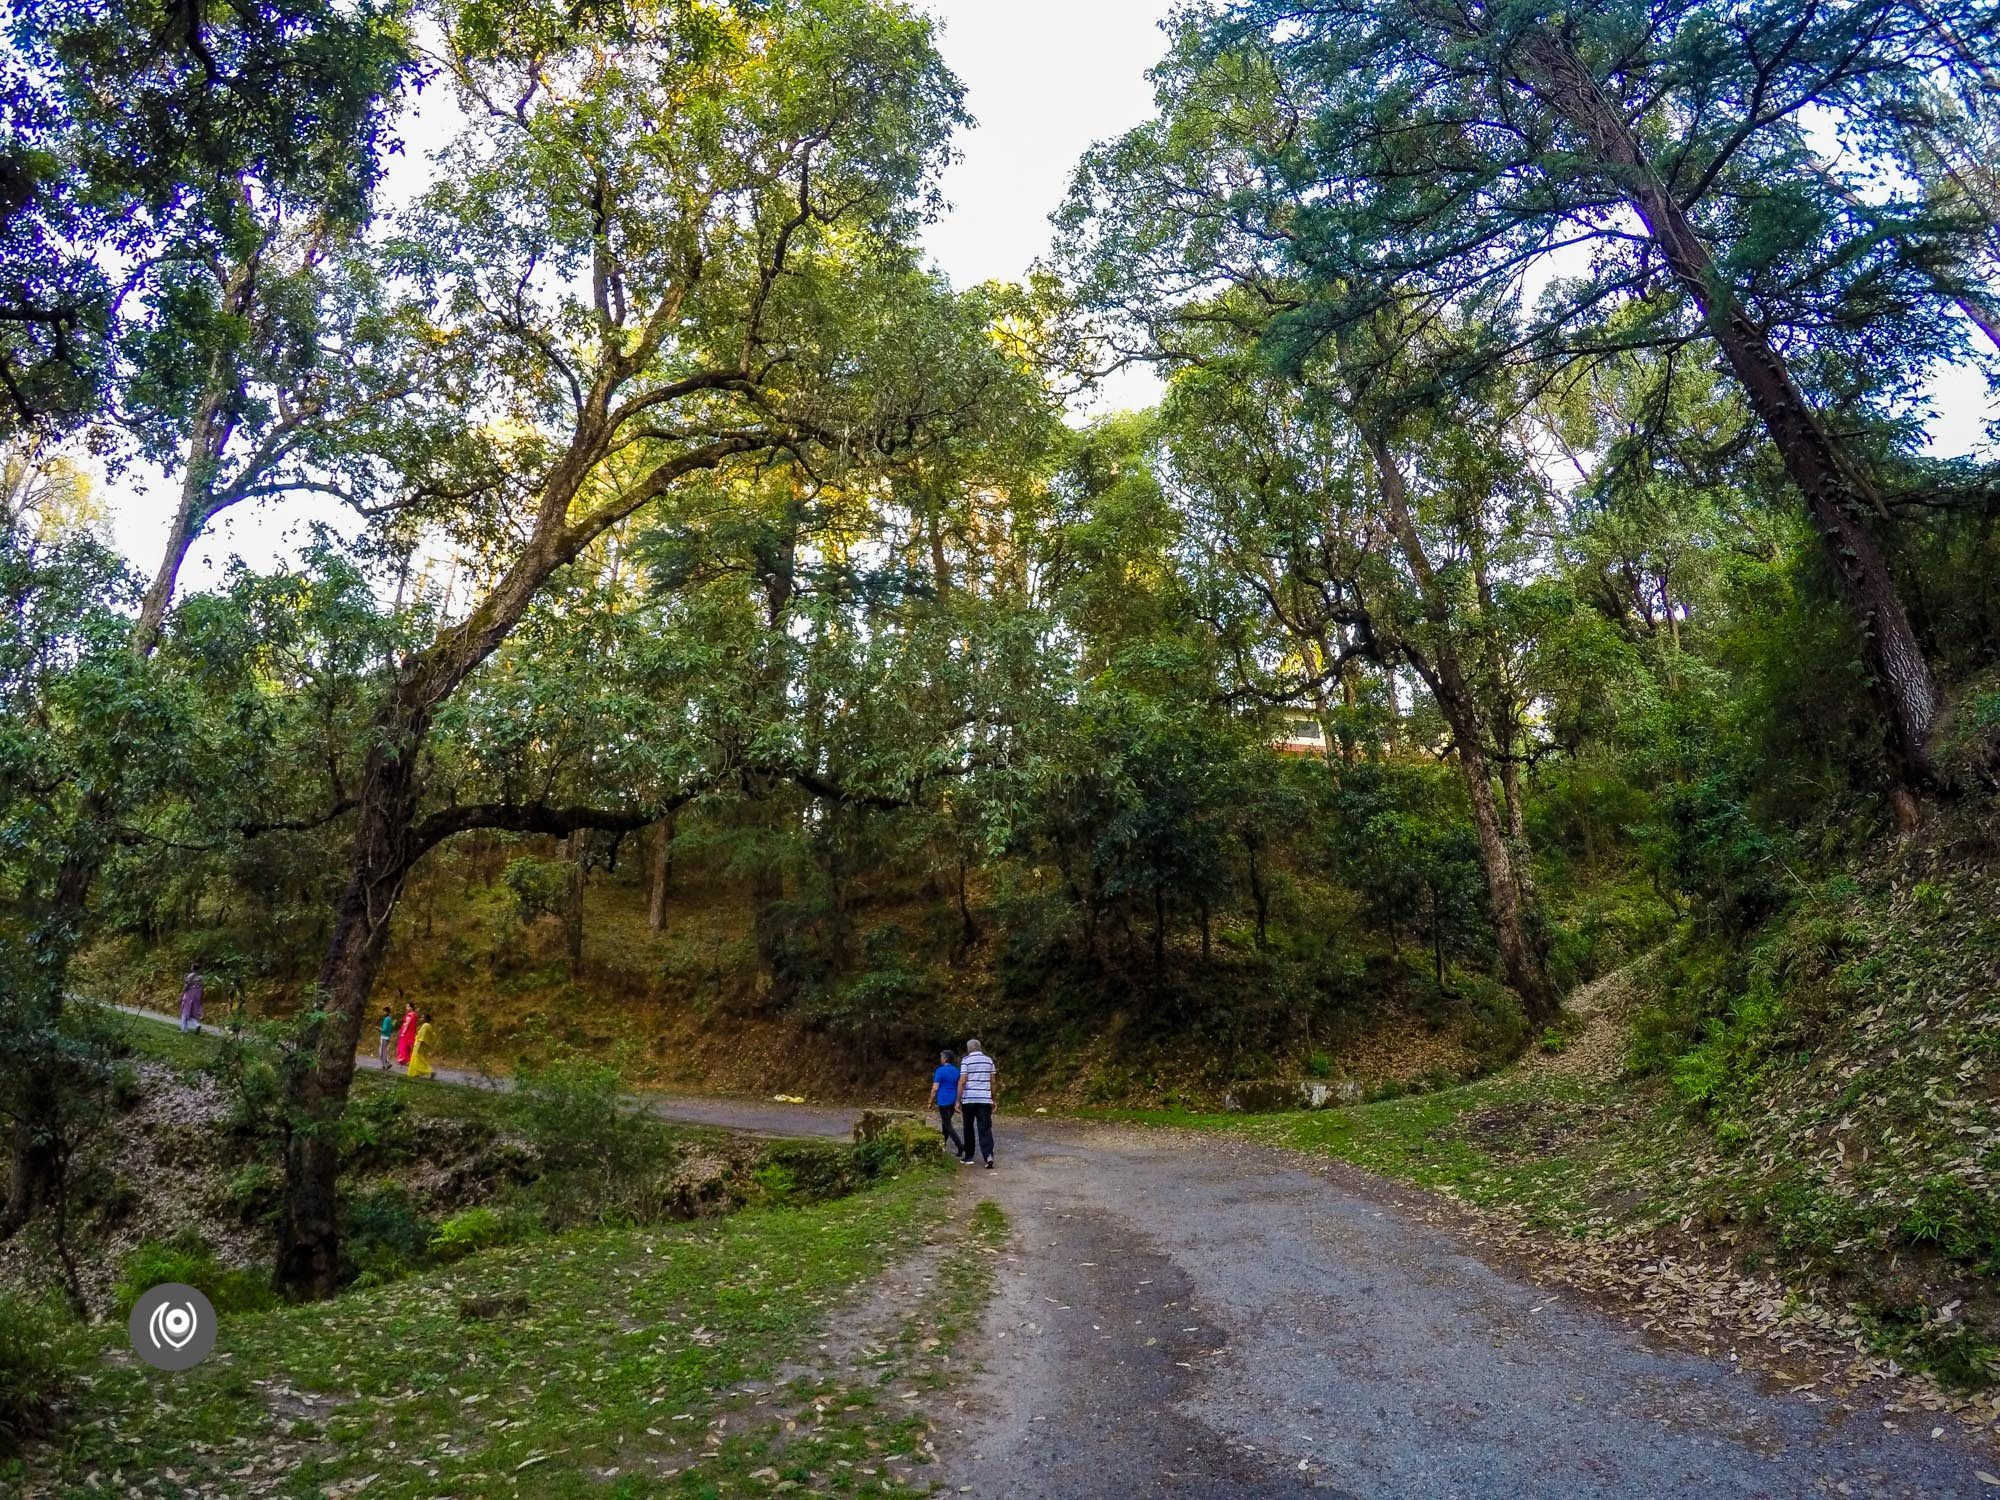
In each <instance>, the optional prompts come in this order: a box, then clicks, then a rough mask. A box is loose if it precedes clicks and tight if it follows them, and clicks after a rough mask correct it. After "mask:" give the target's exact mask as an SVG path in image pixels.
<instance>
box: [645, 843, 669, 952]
mask: <svg viewBox="0 0 2000 1500" xmlns="http://www.w3.org/2000/svg"><path fill="white" fill-rule="evenodd" d="M674 818H675V814H673V813H668V814H667V816H666V818H665V819H664V820H663V821H662V822H661V824H660V829H659V842H658V843H657V844H656V845H655V846H654V849H653V894H652V899H651V900H650V901H649V902H648V903H647V905H646V926H647V928H648V929H650V930H651V931H653V932H665V931H666V930H667V892H668V890H669V889H671V887H672V886H673V883H674Z"/></svg>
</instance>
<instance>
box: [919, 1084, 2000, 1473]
mask: <svg viewBox="0 0 2000 1500" xmlns="http://www.w3.org/2000/svg"><path fill="white" fill-rule="evenodd" d="M1000 1125H1001V1134H1000V1144H1001V1150H1002V1157H1001V1162H1000V1167H999V1169H997V1170H995V1171H993V1172H987V1171H985V1170H983V1169H980V1168H973V1169H969V1170H966V1171H964V1172H962V1173H961V1177H962V1179H963V1181H962V1182H961V1185H960V1199H961V1202H962V1204H963V1206H964V1207H965V1208H966V1210H967V1211H969V1210H970V1208H971V1206H972V1204H974V1203H975V1202H977V1201H978V1199H979V1198H980V1197H981V1196H986V1197H990V1198H992V1199H993V1200H994V1201H996V1202H997V1203H998V1204H999V1205H1000V1206H1001V1208H1002V1209H1003V1210H1004V1211H1005V1212H1006V1214H1007V1216H1008V1219H1009V1221H1010V1223H1011V1224H1012V1227H1013V1242H1012V1244H1011V1246H1010V1248H1009V1250H1008V1252H1007V1253H1006V1254H1005V1256H1004V1257H1003V1259H1002V1262H1001V1273H1000V1282H999V1287H998V1290H997V1293H996V1296H995V1298H994V1300H993V1303H992V1304H991V1306H990V1308H989V1310H988V1316H987V1319H986V1323H985V1327H984V1330H983V1337H982V1338H981V1341H980V1343H979V1345H978V1348H977V1349H976V1350H970V1351H967V1358H966V1359H964V1360H963V1363H966V1364H969V1363H970V1360H971V1357H973V1356H976V1358H977V1359H978V1361H979V1362H980V1363H981V1364H983V1366H984V1369H983V1371H982V1372H980V1373H978V1374H977V1375H969V1376H968V1377H967V1379H966V1380H965V1382H964V1384H963V1386H962V1387H961V1388H960V1389H959V1390H958V1391H957V1392H956V1393H955V1394H954V1397H953V1401H952V1404H951V1405H949V1406H947V1407H946V1408H945V1409H944V1410H942V1411H941V1413H940V1421H939V1428H940V1430H939V1431H938V1433H937V1435H936V1439H935V1441H936V1443H937V1447H938V1449H939V1451H940V1453H941V1454H942V1455H943V1459H944V1463H943V1473H942V1476H941V1477H942V1480H943V1484H942V1487H941V1490H940V1493H943V1494H953V1493H970V1494H972V1495H975V1496H989V1495H990V1496H1003V1495H1005V1496H1019V1497H1031V1496H1046V1497H1049V1500H1089V1497H1098V1496H1103V1497H1112V1496H1117V1497H1120V1500H1126V1497H1131V1500H1144V1497H1148V1496H1186V1497H1204V1500H1205V1497H1211V1496H1213V1497H1267V1496H1270V1497H1275V1496H1289V1495H1348V1496H1354V1497H1366V1500H1396V1497H1411V1500H1416V1497H1423V1500H1443V1497H1454V1496H1462V1497H1486V1496H1491V1497H1496V1500H1497V1497H1540V1496H1547V1497H1552V1500H1553V1497H1563V1500H1582V1497H1595V1496H1604V1497H1611V1496H1617V1497H1620V1500H1650V1497H1655V1496H1689V1497H1695V1496H1701V1497H1718V1500H1722V1497H1732V1500H1733V1497H1745V1500H1748V1497H1774V1500H1775V1497H1788V1496H1819V1495H1828V1496H1836V1495H1855V1496H1956V1495H1966V1496H1971V1495H1992V1494H1995V1493H1996V1489H1995V1488H1993V1487H1992V1485H1991V1484H1990V1483H1989V1481H1987V1480H1985V1479H1983V1478H1982V1477H1981V1474H1980V1470H1981V1469H1982V1468H1984V1469H1986V1470H1989V1471H1991V1470H1992V1469H1993V1468H1994V1467H1995V1462H1994V1460H1993V1459H1992V1458H1991V1457H1982V1456H1980V1455H1979V1454H1978V1453H1977V1452H1976V1451H1975V1450H1974V1449H1972V1448H1971V1447H1969V1446H1964V1445H1962V1441H1963V1440H1961V1439H1960V1438H1959V1436H1958V1435H1957V1433H1956V1432H1955V1431H1948V1432H1947V1433H1946V1435H1945V1436H1944V1437H1942V1438H1939V1439H1933V1438H1932V1437H1931V1436H1930V1429H1929V1427H1928V1426H1925V1427H1922V1428H1918V1429H1912V1428H1911V1427H1909V1426H1907V1425H1903V1426H1898V1427H1894V1428H1892V1427H1890V1426H1889V1425H1888V1424H1887V1423H1886V1422H1885V1421H1884V1419H1883V1418H1882V1416H1881V1414H1880V1413H1876V1412H1855V1413H1851V1414H1843V1413H1840V1412H1839V1411H1838V1410H1837V1409H1835V1408H1832V1407H1828V1406H1820V1407H1815V1406H1813V1405H1811V1404H1809V1403H1807V1402H1806V1401H1804V1400H1803V1399H1801V1398H1798V1397H1794V1396H1790V1395H1787V1394H1784V1393H1781V1392H1779V1393H1774V1392H1771V1391H1767V1390H1764V1389H1761V1388H1760V1387H1759V1386H1758V1385H1757V1384H1756V1383H1755V1382H1753V1380H1752V1379H1751V1378H1750V1377H1748V1376H1747V1375H1745V1374H1742V1373H1739V1372H1737V1371H1735V1370H1734V1369H1733V1367H1732V1366H1731V1365H1729V1364H1727V1363H1716V1362H1713V1361H1710V1360H1706V1359H1702V1358H1699V1357H1697V1356H1693V1355H1687V1354H1681V1353H1677V1352H1671V1351H1662V1350H1658V1349H1654V1348H1649V1347H1648V1346H1647V1345H1646V1344H1644V1343H1643V1342H1641V1340H1640V1339H1639V1338H1638V1337H1637V1336H1636V1335H1635V1334H1633V1333H1632V1332H1630V1331H1629V1330H1628V1329H1626V1328H1624V1327H1623V1326H1621V1325H1619V1324H1618V1323H1616V1322H1614V1321H1613V1320H1611V1319H1609V1318H1607V1317H1605V1316H1604V1315H1602V1314H1600V1313H1598V1312H1596V1311H1595V1310H1593V1309H1591V1308H1589V1307H1587V1306H1585V1305H1582V1304H1580V1303H1578V1302H1576V1301H1575V1300H1574V1299H1573V1298H1567V1297H1565V1296H1563V1295H1561V1294H1559V1293H1557V1292H1555V1291H1552V1290H1550V1289H1548V1288H1545V1287H1540V1286H1537V1285H1535V1284H1534V1283H1533V1282H1531V1281H1529V1280H1526V1279H1525V1278H1522V1277H1519V1276H1516V1275H1513V1274H1510V1273H1508V1272H1506V1271H1503V1270H1496V1269H1495V1268H1494V1267H1493V1266H1491V1265H1489V1264H1487V1263H1486V1262H1484V1261H1482V1260H1480V1259H1478V1258H1476V1257H1475V1255H1474V1254H1473V1253H1472V1251H1471V1250H1470V1249H1469V1248H1468V1246H1467V1245H1465V1244H1464V1243H1461V1242H1460V1241H1459V1240H1458V1239H1456V1238H1455V1237H1454V1236H1453V1235H1452V1234H1451V1233H1450V1232H1448V1231H1446V1230H1443V1229H1440V1228H1437V1227H1435V1226H1432V1225H1429V1224H1426V1223H1423V1222H1421V1220H1420V1219H1419V1218H1418V1217H1417V1216H1416V1215H1414V1214H1412V1213H1410V1212H1409V1211H1408V1210H1407V1209H1405V1208H1400V1207H1399V1206H1398V1203H1399V1200H1400V1199H1401V1198H1402V1197H1403V1195H1402V1194H1401V1191H1400V1190H1397V1189H1391V1188H1388V1187H1387V1186H1386V1185H1383V1184H1380V1183H1378V1182H1376V1181H1375V1180H1374V1179H1372V1178H1369V1177H1367V1176H1366V1175H1365V1174H1361V1173H1357V1172H1353V1171H1351V1170H1349V1169H1345V1168H1341V1167H1337V1166H1331V1165H1329V1166H1324V1167H1322V1166H1319V1165H1317V1164H1314V1163H1310V1162H1305V1161H1302V1160H1301V1159H1299V1158H1296V1157H1290V1156H1285V1155H1281V1154H1279V1153H1274V1152H1268V1151H1264V1150H1262V1149H1260V1148H1257V1147H1253V1146H1249V1145H1247V1144H1245V1143H1241V1142H1235V1141H1230V1140H1227V1139H1215V1138H1210V1137H1193V1136H1186V1135H1181V1134H1178V1133H1171V1132H1151V1131H1129V1130H1111V1129H1092V1128H1090V1127H1084V1126H1072V1125H1056V1124H1049V1123H1039V1124H1030V1125H1026V1126H1019V1125H1016V1124H1015V1123H1014V1122H1011V1121H1007V1120H1004V1119H1003V1120H1002V1121H1001V1122H1000ZM1904 1420H1905V1421H1907V1420H1909V1419H1904Z"/></svg>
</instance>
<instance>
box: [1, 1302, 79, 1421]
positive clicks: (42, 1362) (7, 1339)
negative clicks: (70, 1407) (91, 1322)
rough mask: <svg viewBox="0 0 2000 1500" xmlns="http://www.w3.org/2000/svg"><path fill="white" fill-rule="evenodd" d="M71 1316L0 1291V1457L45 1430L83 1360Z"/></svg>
mask: <svg viewBox="0 0 2000 1500" xmlns="http://www.w3.org/2000/svg"><path fill="white" fill-rule="evenodd" d="M78 1356H79V1350H78V1345H77V1338H76V1329H75V1325H74V1321H73V1319H72V1318H71V1317H70V1316H69V1315H68V1314H67V1312H66V1311H65V1310H64V1309H63V1308H62V1307H60V1306H59V1305H58V1304H56V1303H54V1302H52V1301H46V1300H41V1299H37V1298H34V1297H30V1296H28V1295H26V1294H25V1293H22V1292H19V1291H16V1290H12V1289H0V1458H4V1457H7V1456H9V1455H11V1454H13V1453H14V1452H15V1451H17V1450H18V1449H19V1448H20V1446H21V1444H22V1443H23V1442H25V1441H27V1440H28V1439H29V1438H34V1437H39V1436H41V1435H42V1434H43V1433H44V1432H46V1431H47V1430H48V1428H49V1426H50V1425H51V1423H52V1422H53V1420H54V1417H55V1413H56V1411H57V1409H58V1408H59V1407H60V1406H61V1405H62V1403H63V1402H64V1400H65V1399H66V1398H67V1397H68V1396H69V1394H70V1392H71V1390H72V1389H73V1386H74V1382H75V1379H76V1376H77V1373H78V1367H79V1365H80V1363H81V1360H80V1358H79V1357H78Z"/></svg>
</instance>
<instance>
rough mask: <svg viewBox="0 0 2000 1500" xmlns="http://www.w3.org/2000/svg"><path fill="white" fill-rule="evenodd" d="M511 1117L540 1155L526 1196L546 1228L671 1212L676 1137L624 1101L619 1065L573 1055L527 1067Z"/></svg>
mask: <svg viewBox="0 0 2000 1500" xmlns="http://www.w3.org/2000/svg"><path fill="white" fill-rule="evenodd" d="M507 1113H508V1116H509V1118H510V1119H511V1120H512V1122H513V1124H514V1125H515V1127H516V1128H517V1129H519V1130H520V1132H521V1133H522V1134H523V1135H525V1136H526V1137H527V1138H528V1141H529V1143H530V1144H531V1145H533V1146H534V1148H535V1151H536V1153H537V1154H538V1155H539V1156H540V1158H541V1166H542V1172H541V1176H540V1177H539V1178H538V1179H537V1180H536V1182H535V1183H534V1184H533V1186H532V1187H531V1188H530V1189H529V1195H530V1197H531V1198H532V1199H533V1200H534V1201H535V1202H536V1204H537V1205H538V1207H539V1208H540V1211H541V1215H542V1220H543V1222H544V1223H545V1224H546V1225H547V1226H548V1227H549V1228H551V1229H564V1228H570V1227H574V1226H575V1225H578V1224H586V1223H592V1222H595V1223H600V1224H617V1223H628V1224H629V1223H644V1222H647V1221H648V1220H651V1219H656V1218H659V1217H662V1216H663V1215H664V1214H665V1213H666V1212H667V1209H668V1206H669V1198H670V1194H669V1191H668V1184H667V1181H666V1178H667V1174H668V1173H669V1171H670V1170H671V1168H672V1165H673V1159H674V1149H673V1137H672V1135H671V1134H670V1133H669V1132H668V1130H667V1128H666V1127H665V1126H664V1125H662V1124H661V1123H660V1122H659V1121H658V1120H656V1119H654V1118H653V1117H652V1116H651V1115H648V1114H644V1113H641V1112H639V1111H637V1110H634V1109H632V1108H631V1107H630V1106H629V1105H628V1104H627V1103H626V1102H625V1100H624V1099H623V1097H622V1095H621V1090H620V1085H619V1079H618V1070H617V1069H616V1068H612V1067H607V1066H604V1065H602V1064H596V1063H590V1062H586V1061H584V1060H582V1059H580V1058H575V1057H563V1058H558V1059H556V1060H555V1061H553V1062H549V1063H544V1064H540V1065H528V1066H524V1067H523V1068H522V1069H521V1070H520V1072H519V1073H517V1074H516V1075H515V1080H514V1091H513V1093H512V1094H510V1095H509V1096H508V1099H507Z"/></svg>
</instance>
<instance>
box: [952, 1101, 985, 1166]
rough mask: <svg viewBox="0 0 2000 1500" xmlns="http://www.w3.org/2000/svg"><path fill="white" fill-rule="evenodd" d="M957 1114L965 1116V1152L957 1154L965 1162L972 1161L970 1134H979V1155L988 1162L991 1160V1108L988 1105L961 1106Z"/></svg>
mask: <svg viewBox="0 0 2000 1500" xmlns="http://www.w3.org/2000/svg"><path fill="white" fill-rule="evenodd" d="M958 1112H959V1113H960V1114H962V1115H964V1116H965V1150H963V1151H962V1152H960V1153H959V1154H960V1155H961V1156H963V1157H964V1158H965V1159H966V1160H967V1161H971V1160H972V1134H973V1132H974V1131H975V1130H976V1131H978V1132H979V1154H980V1155H981V1156H983V1157H985V1158H986V1159H987V1160H988V1161H991V1160H993V1106H992V1105H990V1104H961V1105H959V1107H958Z"/></svg>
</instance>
